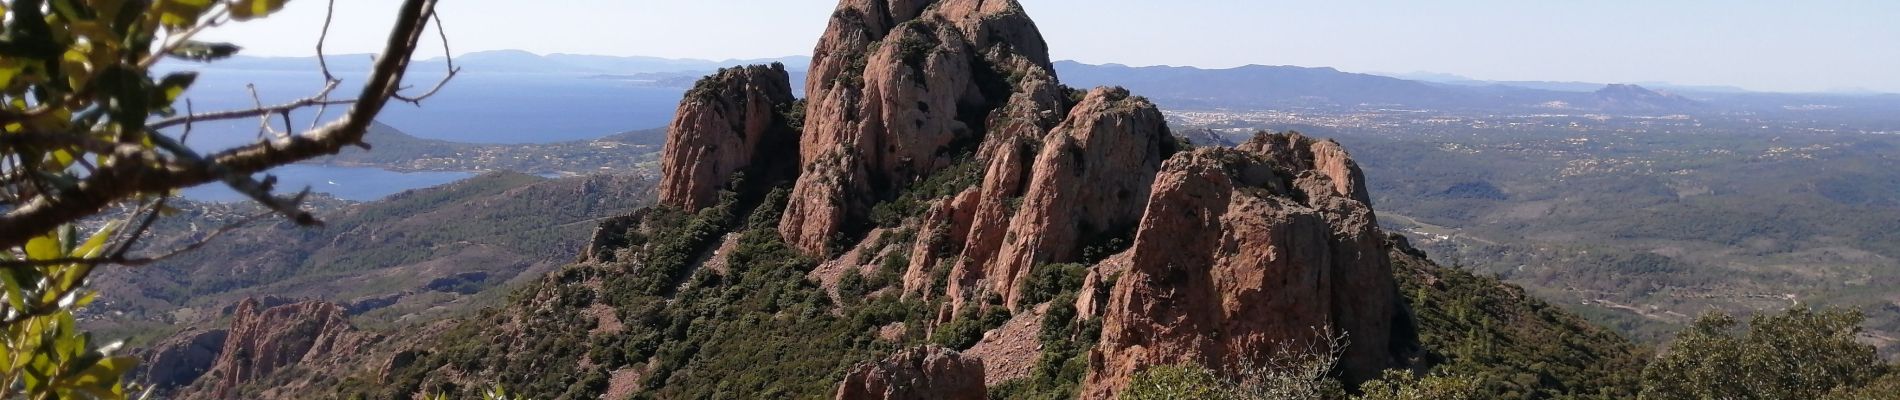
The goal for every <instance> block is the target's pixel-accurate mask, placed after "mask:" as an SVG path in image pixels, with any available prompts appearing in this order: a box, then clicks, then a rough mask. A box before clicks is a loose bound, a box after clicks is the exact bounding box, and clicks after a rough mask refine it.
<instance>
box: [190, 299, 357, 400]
mask: <svg viewBox="0 0 1900 400" xmlns="http://www.w3.org/2000/svg"><path fill="white" fill-rule="evenodd" d="M228 332H229V333H228V334H226V335H225V337H224V340H223V342H224V344H223V346H222V348H221V349H219V351H218V352H217V360H216V361H215V362H213V363H212V364H211V368H210V371H208V372H206V373H205V374H204V376H203V377H202V378H200V379H199V380H198V382H197V383H196V384H194V387H193V389H195V390H196V391H198V392H200V394H203V393H210V394H212V395H211V396H206V397H214V398H230V397H231V396H233V395H235V393H234V392H233V390H234V389H236V388H237V387H238V386H240V385H243V384H245V383H248V382H252V381H257V380H260V379H264V378H266V377H269V376H271V374H272V373H275V372H277V371H279V370H282V369H286V368H289V367H293V366H298V365H305V366H308V365H312V364H319V363H326V362H330V361H333V359H335V358H337V357H341V356H347V355H351V354H356V353H358V352H360V350H361V349H362V348H363V347H364V346H365V345H366V344H367V343H368V342H369V341H370V338H369V337H368V335H365V334H361V333H358V332H357V331H356V329H355V328H354V327H351V326H350V323H349V320H348V319H347V318H345V316H344V310H343V308H342V307H339V306H337V305H336V304H330V303H325V302H320V301H304V302H298V303H292V304H286V305H281V306H276V307H270V308H264V306H262V305H261V303H259V302H258V301H257V300H256V299H245V300H244V301H243V302H240V303H238V306H237V312H236V314H234V315H233V316H232V317H231V328H230V329H229V330H228ZM187 397H189V396H187Z"/></svg>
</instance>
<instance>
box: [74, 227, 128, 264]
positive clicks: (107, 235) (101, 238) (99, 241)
mask: <svg viewBox="0 0 1900 400" xmlns="http://www.w3.org/2000/svg"><path fill="white" fill-rule="evenodd" d="M119 225H120V222H119V221H112V222H107V223H106V226H104V227H101V228H99V231H98V232H94V233H93V234H92V237H90V238H86V242H85V243H82V244H80V245H79V247H75V248H73V252H72V254H69V256H72V257H83V258H93V257H98V256H99V252H100V251H103V250H105V245H106V240H107V239H111V238H112V234H113V233H117V232H118V230H119Z"/></svg>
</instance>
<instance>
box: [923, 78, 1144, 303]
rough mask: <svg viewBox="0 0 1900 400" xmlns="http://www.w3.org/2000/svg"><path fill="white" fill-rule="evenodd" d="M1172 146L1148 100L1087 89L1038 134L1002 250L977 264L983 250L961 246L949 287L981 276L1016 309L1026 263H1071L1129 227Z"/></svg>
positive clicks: (1114, 90)
mask: <svg viewBox="0 0 1900 400" xmlns="http://www.w3.org/2000/svg"><path fill="white" fill-rule="evenodd" d="M1175 146H1176V145H1175V142H1174V138H1173V136H1172V135H1170V134H1169V133H1168V125H1167V120H1166V118H1164V117H1162V116H1161V111H1160V110H1158V109H1156V108H1155V106H1154V104H1153V103H1149V102H1148V101H1147V100H1146V99H1142V98H1138V97H1129V95H1128V91H1127V90H1124V89H1121V88H1112V89H1111V88H1099V89H1095V90H1092V91H1090V92H1089V93H1088V94H1087V96H1086V97H1084V98H1083V100H1082V102H1081V103H1079V104H1077V105H1076V106H1075V108H1074V109H1073V110H1072V111H1070V112H1069V118H1068V119H1067V120H1065V121H1063V122H1062V124H1061V125H1058V126H1057V127H1056V128H1055V130H1054V131H1052V132H1050V134H1049V135H1048V136H1047V138H1046V139H1045V140H1044V142H1043V145H1042V150H1041V151H1040V152H1039V153H1038V154H1037V155H1036V161H1035V163H1034V164H1032V167H1033V172H1032V173H1031V175H1030V177H1029V188H1028V190H1027V191H1025V192H1024V193H1023V197H1022V198H1021V199H1020V200H1019V205H1018V206H1017V207H1016V208H1017V210H1016V212H1015V216H1014V217H1013V218H1011V219H1010V225H1009V228H1008V231H1007V233H1005V234H1004V236H1003V243H1002V245H1003V246H1002V248H1001V253H1000V254H998V255H997V257H996V259H995V260H994V261H992V262H988V263H983V262H980V261H978V260H980V258H978V257H976V254H977V253H987V252H989V251H990V250H989V249H984V248H978V247H974V246H973V247H970V248H968V249H966V251H965V252H964V254H965V255H966V256H968V258H967V259H968V260H971V263H969V264H967V265H960V266H959V269H958V270H957V271H954V272H952V273H951V275H952V276H953V277H955V278H956V279H953V280H952V286H951V290H952V291H953V292H954V291H957V289H958V287H957V286H956V283H959V282H970V281H972V280H973V279H972V278H975V279H981V280H987V281H988V282H989V284H990V289H992V290H994V292H995V293H1000V294H1002V295H1003V298H1004V300H1005V303H1004V304H1005V306H1007V307H1009V308H1010V309H1012V310H1016V309H1021V308H1022V307H1021V306H1022V305H1021V304H1018V300H1019V298H1020V297H1021V295H1022V293H1021V291H1020V290H1017V286H1019V285H1021V284H1022V283H1023V282H1024V281H1025V280H1026V279H1027V278H1028V276H1029V269H1030V267H1031V266H1034V265H1037V264H1043V263H1052V262H1070V261H1076V260H1077V259H1079V258H1081V252H1082V250H1083V249H1082V247H1083V246H1088V245H1091V244H1094V243H1097V242H1101V241H1104V240H1106V238H1108V237H1113V236H1118V235H1126V232H1132V230H1133V229H1134V227H1135V225H1136V223H1137V222H1138V220H1139V219H1140V217H1141V212H1142V209H1143V208H1144V207H1145V206H1146V205H1147V200H1148V190H1149V183H1150V182H1152V180H1153V179H1154V175H1155V171H1156V170H1158V169H1160V168H1161V162H1162V160H1164V159H1166V158H1167V157H1168V156H1169V155H1172V154H1173V153H1174V152H1175V150H1176V149H1175Z"/></svg>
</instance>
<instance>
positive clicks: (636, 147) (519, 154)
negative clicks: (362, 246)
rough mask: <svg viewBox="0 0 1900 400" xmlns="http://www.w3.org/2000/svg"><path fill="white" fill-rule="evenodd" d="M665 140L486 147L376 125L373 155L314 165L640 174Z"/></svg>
mask: <svg viewBox="0 0 1900 400" xmlns="http://www.w3.org/2000/svg"><path fill="white" fill-rule="evenodd" d="M665 136H666V130H665V129H663V128H652V129H644V130H635V131H629V132H623V133H619V134H615V135H610V136H607V137H603V138H600V139H593V140H570V141H561V142H553V143H524V144H484V143H462V142H455V141H447V140H437V139H425V138H418V137H415V136H411V135H409V134H407V133H404V132H403V131H401V130H399V129H396V128H394V127H391V126H389V125H384V124H382V123H376V124H374V125H371V126H370V129H369V132H368V133H366V134H365V135H364V139H363V141H364V142H367V143H369V144H370V145H371V146H372V148H371V149H370V150H360V149H354V148H352V149H346V150H344V151H343V152H342V153H339V154H337V155H334V156H330V157H325V158H321V159H317V160H313V161H311V162H310V163H312V164H319V165H331V166H347V167H376V168H382V169H388V170H394V171H404V172H413V171H456V172H486V171H517V172H522V173H528V174H537V175H550V176H556V175H559V176H576V175H589V174H596V173H603V172H611V173H636V172H638V171H640V170H641V167H640V165H641V164H643V163H646V162H648V161H651V160H652V159H653V158H654V155H655V154H656V153H658V152H659V151H660V146H662V145H664V144H666V143H665Z"/></svg>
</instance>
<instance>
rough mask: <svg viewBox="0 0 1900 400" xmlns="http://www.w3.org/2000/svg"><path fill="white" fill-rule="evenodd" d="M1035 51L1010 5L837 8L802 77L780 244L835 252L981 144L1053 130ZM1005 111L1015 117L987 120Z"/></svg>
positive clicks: (872, 1)
mask: <svg viewBox="0 0 1900 400" xmlns="http://www.w3.org/2000/svg"><path fill="white" fill-rule="evenodd" d="M1045 47H1046V46H1045V44H1044V43H1043V40H1042V36H1041V34H1040V33H1039V31H1037V30H1036V28H1035V24H1034V23H1033V22H1031V21H1029V18H1028V16H1027V15H1026V14H1024V13H1023V11H1022V7H1021V5H1019V4H1017V3H1016V2H1015V1H1013V0H1000V1H982V0H946V1H928V0H918V1H889V0H846V1H844V2H842V3H841V4H839V5H838V8H837V10H836V11H835V12H833V13H832V16H831V22H830V24H829V25H828V27H827V28H826V30H825V34H824V36H823V37H821V38H820V39H819V42H818V47H817V49H816V51H815V53H814V54H813V56H812V67H811V72H810V74H809V75H807V78H806V79H807V80H806V83H805V91H806V94H807V95H808V96H809V98H808V99H807V104H808V106H807V108H806V120H805V124H804V134H803V136H801V138H800V146H799V154H800V171H801V175H800V176H799V178H798V180H797V182H796V184H795V185H794V187H793V190H792V196H791V198H792V202H791V203H790V205H789V206H788V207H787V209H786V212H785V215H784V219H783V220H782V221H781V223H780V233H781V234H782V235H783V236H784V238H785V240H786V242H787V243H789V244H791V245H792V246H793V247H794V248H796V249H799V250H800V251H801V252H803V253H806V254H807V255H813V256H827V255H830V254H829V253H830V252H831V247H832V245H833V244H834V241H836V240H838V239H839V238H841V237H846V236H851V234H852V233H853V231H858V232H861V229H862V228H861V226H862V225H864V222H865V220H866V218H867V213H868V211H869V210H870V209H871V206H872V205H873V204H874V203H876V202H877V201H879V200H882V199H888V198H891V197H893V196H895V194H896V193H897V192H898V191H900V190H902V189H903V188H904V187H906V186H908V185H909V184H910V183H911V182H912V181H914V180H916V179H918V178H920V177H923V176H926V175H928V174H930V173H932V172H935V171H937V170H939V169H942V168H944V167H946V166H948V165H950V164H951V163H952V161H953V160H954V159H955V158H956V157H958V156H960V155H961V154H962V153H965V152H968V151H969V150H971V149H973V148H974V147H975V145H976V144H978V143H980V142H981V141H983V139H984V138H985V137H986V136H993V135H987V133H990V132H991V131H993V130H1005V131H1006V130H1010V129H1019V128H1021V125H1022V123H1025V122H1027V123H1029V125H1032V126H1038V127H1040V128H1042V129H1047V128H1048V127H1049V126H1052V125H1053V122H1054V121H1055V120H1058V119H1059V118H1060V116H1059V115H1053V114H1054V113H1056V112H1059V110H1058V108H1059V104H1060V101H1061V97H1060V96H1058V93H1060V90H1059V89H1058V87H1056V86H1055V80H1054V76H1055V74H1054V72H1053V70H1052V69H1051V68H1050V66H1049V60H1048V53H1047V49H1046V48H1045ZM1012 109H1013V110H1018V111H1020V112H1013V113H1012V112H1003V113H997V112H996V111H997V110H1012ZM1044 111H1047V112H1049V113H1050V114H1051V115H1046V116H1045V115H1041V114H1042V112H1044ZM1023 112H1027V114H1026V115H1022V114H1023ZM999 115H1000V116H1005V117H1004V118H1002V119H1001V120H1000V122H999V123H994V124H993V123H992V121H998V119H997V118H995V117H997V116H999ZM1024 117H1027V119H1024ZM992 125H995V126H992ZM1034 136H1038V137H1039V136H1040V135H1034Z"/></svg>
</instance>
